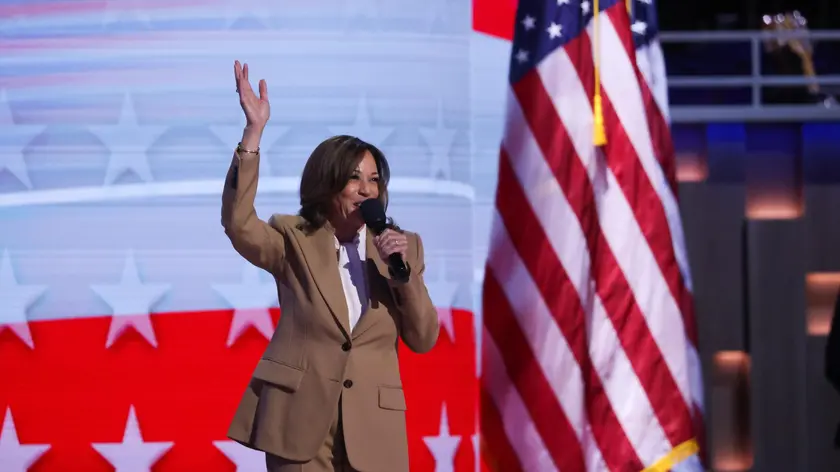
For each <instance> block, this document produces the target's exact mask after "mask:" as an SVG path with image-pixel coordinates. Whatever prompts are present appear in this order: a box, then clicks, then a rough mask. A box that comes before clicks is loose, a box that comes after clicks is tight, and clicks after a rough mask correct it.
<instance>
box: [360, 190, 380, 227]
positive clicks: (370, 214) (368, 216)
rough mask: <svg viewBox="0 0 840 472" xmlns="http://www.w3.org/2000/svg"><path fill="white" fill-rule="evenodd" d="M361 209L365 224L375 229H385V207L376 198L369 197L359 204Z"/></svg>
mask: <svg viewBox="0 0 840 472" xmlns="http://www.w3.org/2000/svg"><path fill="white" fill-rule="evenodd" d="M359 211H361V212H362V219H363V220H365V224H366V225H368V226H370V227H371V229H373V230H374V231H376V230H384V229H385V224H386V220H385V208H384V207H383V206H382V202H380V201H379V200H378V199H376V198H369V199H367V200H365V201H363V202H362V204H361V205H359Z"/></svg>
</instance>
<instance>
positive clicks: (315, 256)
mask: <svg viewBox="0 0 840 472" xmlns="http://www.w3.org/2000/svg"><path fill="white" fill-rule="evenodd" d="M305 239H306V241H307V242H308V246H309V247H308V248H307V250H304V251H303V256H304V257H305V258H306V263H307V264H308V265H309V271H310V272H311V274H312V278H313V279H315V284H316V285H317V286H318V290H319V291H320V292H321V296H322V297H324V301H326V302H327V305H328V306H329V308H330V311H331V312H332V315H333V317H335V319H336V321H338V323H339V324H340V325H341V328H342V330H344V334H345V336H347V338H348V339H349V338H350V315H349V311H348V310H347V300H345V298H344V288H343V287H342V285H341V277H340V276H339V274H338V252H337V250H336V248H335V236H334V235H333V233H332V232H331V231H330V230H328V229H326V228H321V229H319V230H317V231H315V232H314V233H312V234H311V235H309V236H308V237H307V238H305Z"/></svg>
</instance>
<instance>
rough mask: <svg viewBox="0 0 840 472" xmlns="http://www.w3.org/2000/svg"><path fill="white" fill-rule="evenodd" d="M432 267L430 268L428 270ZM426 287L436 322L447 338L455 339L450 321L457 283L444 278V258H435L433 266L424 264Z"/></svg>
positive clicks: (453, 326) (453, 328)
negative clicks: (436, 318)
mask: <svg viewBox="0 0 840 472" xmlns="http://www.w3.org/2000/svg"><path fill="white" fill-rule="evenodd" d="M429 269H432V270H429ZM430 272H435V273H436V274H435V275H436V277H435V279H434V280H429V279H430V277H429V273H430ZM424 277H425V278H426V287H428V289H429V297H430V298H431V299H432V303H433V304H434V305H435V307H436V308H437V313H438V322H439V323H440V325H441V327H443V328H444V329H445V330H446V332H447V333H449V339H451V340H452V341H455V325H454V322H453V321H452V305H453V304H454V303H455V294H456V293H457V291H458V284H457V283H454V282H449V281H447V280H446V260H445V259H443V258H438V259H435V264H434V266H432V267H430V266H429V265H427V266H426V273H425V274H424Z"/></svg>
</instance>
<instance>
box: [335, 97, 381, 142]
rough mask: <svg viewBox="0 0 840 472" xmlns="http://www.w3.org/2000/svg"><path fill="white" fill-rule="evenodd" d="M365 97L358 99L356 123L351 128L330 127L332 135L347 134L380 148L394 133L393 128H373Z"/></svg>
mask: <svg viewBox="0 0 840 472" xmlns="http://www.w3.org/2000/svg"><path fill="white" fill-rule="evenodd" d="M367 102H368V100H367V96H365V95H362V96H361V98H359V106H358V108H357V111H356V121H355V122H354V123H353V125H351V126H330V131H331V132H332V133H333V134H348V135H350V136H355V137H357V138H359V139H361V140H363V141H367V142H369V143H371V144H373V145H374V146H376V147H379V148H381V147H382V142H383V141H385V139H386V138H387V137H388V136H390V135H391V133H393V132H394V128H390V127H385V126H373V125H372V124H371V122H370V112H369V110H368V103H367Z"/></svg>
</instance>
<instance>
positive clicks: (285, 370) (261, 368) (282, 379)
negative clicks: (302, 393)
mask: <svg viewBox="0 0 840 472" xmlns="http://www.w3.org/2000/svg"><path fill="white" fill-rule="evenodd" d="M303 374H304V372H303V370H300V369H296V368H294V367H292V366H288V365H286V364H280V363H279V362H274V361H271V360H268V359H260V361H259V362H258V363H257V367H256V368H255V369H254V374H253V375H254V377H255V378H257V379H260V380H262V381H264V382H268V383H270V384H274V385H276V386H278V387H281V388H284V389H286V390H288V391H290V392H295V391H297V389H298V388H299V387H300V382H301V380H303Z"/></svg>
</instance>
